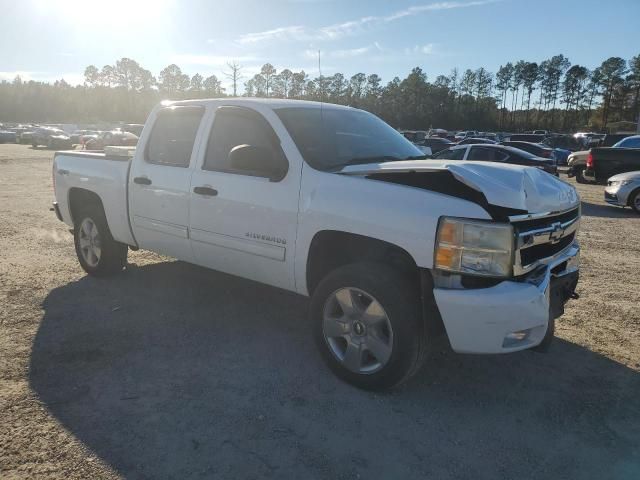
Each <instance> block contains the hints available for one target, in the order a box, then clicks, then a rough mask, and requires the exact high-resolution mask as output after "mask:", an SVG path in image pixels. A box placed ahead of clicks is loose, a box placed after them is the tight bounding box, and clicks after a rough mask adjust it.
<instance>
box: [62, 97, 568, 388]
mask: <svg viewBox="0 0 640 480" xmlns="http://www.w3.org/2000/svg"><path fill="white" fill-rule="evenodd" d="M320 108H322V109H323V110H322V115H319V113H320V110H319V109H320ZM214 112H215V121H213V122H212V123H211V122H209V119H210V118H211V117H212V116H213V113H214ZM488 147H492V148H496V146H488ZM488 147H487V146H475V145H472V146H461V147H453V148H454V149H455V148H457V149H468V148H471V149H473V148H488ZM498 148H501V149H507V148H508V147H498ZM421 157H422V155H420V151H419V150H418V149H417V148H416V147H415V146H414V145H412V144H411V143H410V142H408V141H407V140H406V139H405V138H403V136H402V135H401V134H400V133H399V132H397V131H395V130H394V129H393V128H391V127H390V126H388V125H387V124H385V123H384V122H383V121H382V120H380V119H378V118H377V117H375V116H374V115H372V114H370V113H368V112H364V111H361V110H357V109H354V108H350V107H343V106H338V105H331V104H326V103H323V104H322V105H318V104H316V103H314V102H303V101H286V100H281V99H263V100H261V101H258V100H253V99H216V100H197V101H181V102H174V103H165V102H163V103H162V104H161V105H159V106H157V107H156V108H155V109H154V110H153V112H152V113H151V116H150V118H149V120H148V122H147V126H146V127H145V130H144V133H143V135H142V137H141V142H140V145H139V146H138V148H137V149H136V151H135V156H134V158H133V159H131V160H129V159H119V158H115V157H114V156H112V155H111V156H110V155H107V154H104V153H102V154H101V153H95V152H84V151H73V152H60V153H56V155H55V157H54V162H53V174H54V179H55V181H54V189H55V198H56V203H55V204H54V211H55V212H56V215H57V216H58V218H59V219H61V220H63V221H64V222H65V223H66V224H67V225H69V226H70V227H72V228H73V232H74V242H75V248H76V253H77V256H78V261H79V262H80V265H81V266H82V268H83V269H84V270H85V271H86V272H87V273H88V274H90V275H94V276H105V275H108V274H114V273H117V272H119V271H121V270H122V269H123V268H124V266H125V264H126V258H127V251H128V247H129V246H131V247H132V248H134V249H138V248H144V249H148V250H152V251H156V252H160V253H162V254H164V255H167V256H171V257H176V258H178V259H181V260H183V261H186V262H191V263H195V264H198V265H202V266H204V267H208V268H212V269H214V270H219V271H222V272H226V273H229V274H233V275H236V276H239V277H244V278H247V279H251V280H255V281H258V282H263V283H266V284H269V285H272V286H275V287H279V288H282V289H285V290H290V291H293V292H297V293H299V294H301V295H305V296H310V297H311V301H310V305H309V312H310V325H309V326H310V328H311V329H312V332H313V334H314V336H315V340H316V343H317V345H318V348H319V350H320V353H321V355H322V357H323V358H324V360H325V361H326V363H327V364H328V365H329V367H330V368H331V369H332V370H333V371H334V372H335V373H336V374H337V375H338V376H340V377H341V378H343V379H344V380H346V381H348V382H350V383H352V384H354V385H356V386H358V387H361V388H366V389H381V388H388V387H391V386H393V385H396V384H398V383H401V382H403V381H405V380H406V379H407V378H409V377H410V376H411V375H412V374H414V373H415V372H417V371H418V370H419V368H420V367H421V365H422V364H423V363H424V362H425V361H426V360H427V358H428V357H427V356H425V355H423V354H424V353H425V352H427V351H428V349H429V346H430V344H431V342H432V341H433V339H434V336H435V334H436V332H437V327H438V325H442V324H443V325H444V329H441V331H443V333H445V332H446V335H447V336H448V339H449V343H450V344H451V346H452V348H453V350H455V351H458V352H465V353H507V352H514V351H518V350H524V349H527V348H531V347H535V346H542V347H543V348H544V347H546V346H547V345H548V342H550V341H551V339H552V338H553V331H554V322H555V318H557V317H558V316H560V315H561V314H562V313H563V309H564V304H565V302H566V301H567V300H568V299H569V298H571V297H572V295H573V292H574V290H575V287H576V284H577V281H578V268H579V245H578V243H577V239H576V232H577V230H578V225H579V221H580V207H579V206H580V199H579V197H578V195H577V193H576V190H575V189H574V188H573V187H572V186H571V185H569V184H567V183H565V182H562V181H560V180H558V179H556V178H554V177H553V176H551V175H547V174H545V173H544V172H542V171H540V170H538V169H535V168H528V167H520V166H514V165H501V164H498V163H487V162H455V161H424V160H414V159H415V158H421ZM548 212H554V213H548ZM534 235H535V238H533V236H534ZM516 239H517V240H516ZM530 239H533V240H532V241H529V240H530ZM96 288H103V286H99V285H98V284H96ZM243 301H245V302H250V301H251V298H250V297H248V298H245V299H244V300H243ZM211 308H212V309H216V308H221V306H219V305H211ZM300 361H304V359H300Z"/></svg>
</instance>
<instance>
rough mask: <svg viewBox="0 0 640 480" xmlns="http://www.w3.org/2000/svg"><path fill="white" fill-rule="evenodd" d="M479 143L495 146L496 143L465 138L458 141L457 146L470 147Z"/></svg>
mask: <svg viewBox="0 0 640 480" xmlns="http://www.w3.org/2000/svg"><path fill="white" fill-rule="evenodd" d="M479 143H483V144H487V145H495V144H496V143H498V142H496V141H495V140H489V139H488V138H465V139H464V140H461V141H459V142H458V145H471V144H479Z"/></svg>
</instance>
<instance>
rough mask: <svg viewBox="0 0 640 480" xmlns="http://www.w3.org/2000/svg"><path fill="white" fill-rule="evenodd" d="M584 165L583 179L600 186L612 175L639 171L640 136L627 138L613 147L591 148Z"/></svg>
mask: <svg viewBox="0 0 640 480" xmlns="http://www.w3.org/2000/svg"><path fill="white" fill-rule="evenodd" d="M586 164H587V168H586V170H585V172H584V176H585V178H587V179H589V180H591V181H595V182H596V183H600V184H606V183H607V180H608V179H609V178H610V177H612V176H614V175H618V174H620V173H626V172H633V171H636V170H640V135H634V136H632V137H627V138H625V139H624V140H621V141H620V142H618V143H616V144H615V145H614V146H613V147H600V148H592V149H591V150H590V151H589V154H588V155H587V162H586Z"/></svg>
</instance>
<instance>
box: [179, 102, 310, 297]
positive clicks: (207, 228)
mask: <svg viewBox="0 0 640 480" xmlns="http://www.w3.org/2000/svg"><path fill="white" fill-rule="evenodd" d="M263 113H264V115H270V117H271V118H270V121H271V123H270V122H268V121H267V120H266V119H265V117H264V116H263ZM263 113H258V112H257V111H256V110H253V109H249V108H245V107H239V106H221V107H219V108H218V109H217V110H216V111H215V113H214V115H213V121H212V127H211V129H210V133H208V140H207V141H206V145H207V147H206V150H205V151H203V152H201V154H200V157H201V159H200V161H199V162H198V167H197V168H196V170H195V171H194V174H193V178H192V181H191V220H190V231H191V244H192V247H193V252H194V255H195V261H196V263H198V264H200V265H203V266H206V267H209V268H213V269H215V270H219V271H222V272H227V273H231V274H234V275H239V276H242V277H245V278H249V279H252V280H256V281H259V282H262V283H267V284H269V285H274V286H277V287H281V288H286V289H289V290H294V289H295V284H294V271H293V259H294V249H295V240H296V230H297V217H298V198H299V192H300V175H301V164H300V162H298V163H291V162H292V160H291V158H294V159H297V157H299V154H297V150H296V151H295V153H294V151H293V149H294V148H295V146H294V145H293V142H292V141H291V139H290V138H289V137H288V134H287V133H286V131H285V130H284V126H282V124H281V122H280V120H279V119H278V118H277V117H276V115H275V114H274V113H273V112H272V111H265V112H263ZM272 125H276V127H277V128H278V129H280V133H281V135H279V134H278V133H276V132H275V131H274V129H273V127H272ZM283 136H285V138H286V140H287V141H286V143H287V145H283V143H282V142H281V139H282V138H283ZM204 143H205V142H203V144H204ZM240 145H251V146H254V147H259V148H263V149H269V150H270V151H271V153H272V154H273V155H282V156H284V158H285V159H287V160H286V161H287V162H288V170H287V173H286V175H285V176H284V178H281V179H278V180H270V179H269V178H267V176H268V174H267V172H263V173H264V175H263V174H262V173H261V172H260V171H251V172H247V171H240V170H237V169H234V166H233V165H231V164H230V159H229V152H230V151H231V150H232V149H233V148H234V147H237V146H240ZM287 148H288V149H289V150H288V151H287V152H286V153H287V154H285V151H286V150H287ZM290 154H291V155H290ZM296 156H297V157H296Z"/></svg>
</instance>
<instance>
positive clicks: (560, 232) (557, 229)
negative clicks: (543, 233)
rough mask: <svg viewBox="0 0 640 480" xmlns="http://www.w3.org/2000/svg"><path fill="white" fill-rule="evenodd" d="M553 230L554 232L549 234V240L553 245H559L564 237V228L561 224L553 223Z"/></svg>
mask: <svg viewBox="0 0 640 480" xmlns="http://www.w3.org/2000/svg"><path fill="white" fill-rule="evenodd" d="M551 228H552V229H553V230H551V232H550V233H549V240H551V243H558V242H559V241H560V239H561V238H562V237H564V228H562V224H561V223H560V222H556V223H553V224H552V225H551Z"/></svg>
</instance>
